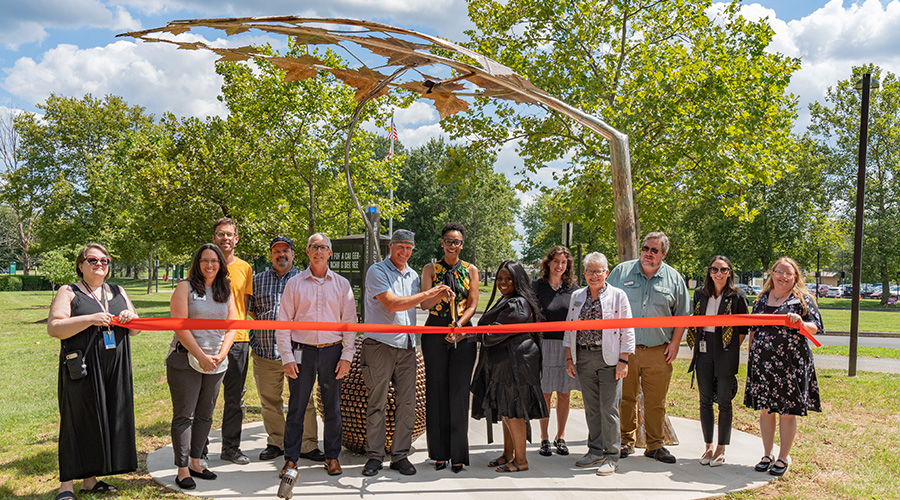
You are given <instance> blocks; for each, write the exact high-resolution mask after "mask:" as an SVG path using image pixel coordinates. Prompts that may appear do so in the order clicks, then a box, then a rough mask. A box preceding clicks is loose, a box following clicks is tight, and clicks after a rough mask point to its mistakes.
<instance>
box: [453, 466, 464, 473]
mask: <svg viewBox="0 0 900 500" xmlns="http://www.w3.org/2000/svg"><path fill="white" fill-rule="evenodd" d="M450 470H452V471H453V473H454V474H459V473H460V471H462V470H463V464H453V465H451V466H450Z"/></svg>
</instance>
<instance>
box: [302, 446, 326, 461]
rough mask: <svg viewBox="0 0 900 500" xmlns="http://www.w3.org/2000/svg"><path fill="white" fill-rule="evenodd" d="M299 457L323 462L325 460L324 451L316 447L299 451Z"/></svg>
mask: <svg viewBox="0 0 900 500" xmlns="http://www.w3.org/2000/svg"><path fill="white" fill-rule="evenodd" d="M300 458H305V459H307V460H312V461H313V462H324V461H325V453H324V452H323V451H322V450H320V449H318V448H316V449H315V450H313V451H311V452H309V453H301V454H300Z"/></svg>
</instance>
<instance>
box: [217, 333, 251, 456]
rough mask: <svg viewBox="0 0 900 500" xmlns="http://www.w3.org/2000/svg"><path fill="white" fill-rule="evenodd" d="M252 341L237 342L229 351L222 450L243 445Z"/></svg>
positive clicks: (224, 386)
mask: <svg viewBox="0 0 900 500" xmlns="http://www.w3.org/2000/svg"><path fill="white" fill-rule="evenodd" d="M249 358H250V342H235V343H234V344H232V346H231V350H229V351H228V369H227V370H225V379H224V380H223V381H222V387H223V388H224V390H223V400H224V403H225V404H224V407H223V411H222V451H225V450H233V449H236V448H240V447H241V424H242V423H243V420H244V410H243V408H242V406H243V401H244V399H243V398H244V383H245V382H246V381H247V368H248V367H249V365H250V363H249Z"/></svg>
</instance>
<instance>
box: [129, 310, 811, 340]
mask: <svg viewBox="0 0 900 500" xmlns="http://www.w3.org/2000/svg"><path fill="white" fill-rule="evenodd" d="M112 324H114V325H119V326H124V327H126V328H132V329H135V330H147V331H161V330H232V329H234V330H307V331H316V330H318V331H333V332H369V333H426V334H442V335H446V334H448V333H457V332H459V333H523V332H559V331H565V330H604V329H614V328H654V327H661V328H664V327H675V328H680V327H689V326H693V327H704V326H786V327H789V328H798V327H799V331H800V334H802V335H803V336H804V337H806V338H807V339H809V340H810V342H812V343H813V344H814V345H815V346H816V347H819V346H821V345H822V344H820V343H819V341H818V340H816V338H815V337H814V336H813V334H812V333H811V332H810V331H809V330H807V329H806V327H804V326H803V325H802V324H799V323H791V322H790V321H789V320H788V318H787V315H784V314H723V315H717V316H702V315H701V316H657V317H651V318H617V319H591V320H580V321H548V322H546V323H516V324H512V325H485V326H466V327H458V326H404V325H380V324H373V323H330V322H321V321H256V320H247V319H197V318H137V319H133V320H131V321H129V322H128V324H127V325H126V324H122V323H120V322H119V318H118V317H115V318H113V321H112Z"/></svg>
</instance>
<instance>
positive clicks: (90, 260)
mask: <svg viewBox="0 0 900 500" xmlns="http://www.w3.org/2000/svg"><path fill="white" fill-rule="evenodd" d="M84 261H85V262H87V263H88V264H90V265H92V266H96V265H97V264H100V265H101V266H108V265H110V264H111V263H112V261H111V260H109V259H107V258H106V257H102V258H99V259H98V258H97V257H88V258H86V259H84Z"/></svg>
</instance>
